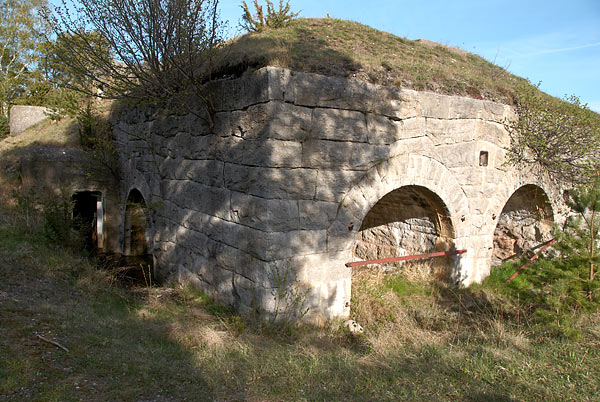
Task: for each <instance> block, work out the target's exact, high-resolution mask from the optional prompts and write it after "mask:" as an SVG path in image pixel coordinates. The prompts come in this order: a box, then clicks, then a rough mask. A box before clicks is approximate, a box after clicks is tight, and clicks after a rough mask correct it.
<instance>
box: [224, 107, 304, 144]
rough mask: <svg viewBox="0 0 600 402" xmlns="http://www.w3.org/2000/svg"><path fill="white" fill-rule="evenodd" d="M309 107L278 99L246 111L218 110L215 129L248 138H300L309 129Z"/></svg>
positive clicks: (294, 139)
mask: <svg viewBox="0 0 600 402" xmlns="http://www.w3.org/2000/svg"><path fill="white" fill-rule="evenodd" d="M311 118H312V110H311V109H308V108H304V107H300V106H295V105H292V104H289V103H283V102H280V101H271V102H268V103H264V104H258V105H254V106H250V107H249V108H248V109H247V110H243V111H233V112H223V113H218V114H217V115H216V117H215V132H216V133H217V134H218V135H221V136H236V137H241V138H248V139H257V138H261V137H265V138H275V139H280V140H289V141H300V140H302V139H304V138H306V137H307V136H308V132H309V131H310V125H311Z"/></svg>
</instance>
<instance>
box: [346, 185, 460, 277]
mask: <svg viewBox="0 0 600 402" xmlns="http://www.w3.org/2000/svg"><path fill="white" fill-rule="evenodd" d="M453 239H454V229H453V227H452V222H451V219H450V213H449V211H448V209H447V208H446V206H445V204H444V202H443V201H442V199H441V198H440V197H439V196H437V195H436V194H435V193H434V192H432V191H431V190H429V189H427V188H425V187H422V186H404V187H400V188H398V189H396V190H394V191H392V192H390V193H388V194H386V195H385V196H384V197H383V198H381V199H380V200H379V201H378V202H377V203H376V204H375V205H374V206H373V208H371V210H370V211H369V212H368V213H367V215H366V216H365V218H364V219H363V222H362V225H361V227H360V230H359V232H358V234H357V236H356V240H355V245H354V256H355V257H356V258H359V259H361V260H375V259H382V258H390V257H400V256H407V255H416V254H427V253H432V252H437V251H446V250H449V249H451V247H452V244H453V242H452V240H453ZM449 258H451V257H441V258H433V259H428V260H420V261H416V262H395V263H389V264H386V265H385V267H386V268H390V267H400V266H402V268H403V271H407V272H411V271H412V273H415V274H418V275H419V276H423V275H425V276H432V275H433V276H435V277H437V278H439V279H447V278H448V276H449V274H450V271H451V262H450V260H449Z"/></svg>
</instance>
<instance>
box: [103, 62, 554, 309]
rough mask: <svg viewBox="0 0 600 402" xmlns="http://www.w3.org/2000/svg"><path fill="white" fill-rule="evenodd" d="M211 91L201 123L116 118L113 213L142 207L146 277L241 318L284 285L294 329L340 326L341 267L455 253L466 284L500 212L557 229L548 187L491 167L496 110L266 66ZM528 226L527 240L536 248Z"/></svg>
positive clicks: (346, 282)
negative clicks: (305, 321)
mask: <svg viewBox="0 0 600 402" xmlns="http://www.w3.org/2000/svg"><path fill="white" fill-rule="evenodd" d="M211 85H212V86H211V91H212V94H213V95H212V97H211V99H212V102H213V105H214V109H215V111H214V113H213V114H212V116H211V118H209V117H208V115H207V114H206V113H205V112H204V111H203V110H202V109H201V108H200V107H199V106H198V109H196V108H195V107H194V105H193V104H191V105H190V108H189V110H187V111H179V112H178V113H171V112H168V111H164V110H163V111H160V110H152V109H151V108H139V109H136V110H130V111H127V112H123V113H121V114H120V115H119V116H117V117H116V119H115V127H116V128H115V133H116V135H117V137H118V141H119V150H120V154H121V169H122V172H123V180H122V182H121V193H122V200H121V201H122V204H123V205H125V204H126V201H127V199H128V197H130V194H131V192H132V191H135V192H136V194H137V192H139V193H140V194H141V196H142V197H143V200H144V204H145V205H146V207H147V211H148V220H147V227H146V228H145V238H146V241H147V243H148V250H149V251H150V252H151V253H152V255H153V256H154V260H155V269H156V271H157V274H160V275H161V276H163V277H165V276H170V275H174V276H176V277H177V278H179V279H181V280H187V281H192V282H193V283H195V284H196V285H197V286H198V287H200V288H202V289H203V290H204V291H206V292H208V293H210V294H211V295H214V296H216V297H217V298H218V299H220V300H222V301H224V302H226V303H230V304H232V305H235V306H236V307H237V308H239V309H240V310H242V311H248V310H254V311H261V312H264V311H271V312H272V311H273V310H276V309H278V308H281V305H277V303H276V301H277V300H276V299H277V298H276V297H275V295H276V294H277V292H276V291H274V288H277V287H280V286H282V285H283V286H285V285H286V284H289V281H285V280H282V277H283V275H282V274H284V273H288V272H290V273H293V274H294V276H295V278H296V279H297V280H298V281H299V282H300V283H301V284H302V289H305V290H306V292H308V293H307V297H306V298H305V300H303V301H304V302H305V303H304V304H305V307H308V308H309V312H308V317H310V318H312V319H320V318H329V317H336V316H346V315H348V313H349V308H350V307H349V306H350V295H351V270H350V269H349V268H347V267H346V266H345V265H344V264H345V263H346V262H349V261H353V260H357V259H364V258H378V257H386V256H392V255H403V254H404V255H406V254H412V253H422V252H429V251H439V250H448V249H467V250H468V251H467V253H466V254H463V255H461V256H459V257H452V258H448V259H447V261H446V262H447V265H448V266H449V267H450V271H451V272H450V274H451V278H452V279H453V280H454V281H455V282H456V283H460V284H462V285H469V284H470V283H472V282H478V281H481V280H482V279H483V278H484V277H485V276H487V275H488V274H489V270H490V261H491V258H492V255H493V254H494V250H493V249H494V244H495V243H494V232H495V230H496V227H497V224H498V222H499V221H500V220H501V219H504V218H505V217H506V216H507V215H506V213H509V212H510V213H511V214H513V215H514V214H518V211H526V212H527V211H530V212H531V211H541V210H543V211H544V213H545V215H544V216H543V217H542V218H543V219H542V218H540V219H538V220H540V222H542V221H543V222H546V223H547V222H552V220H553V219H557V216H558V211H559V206H560V197H559V194H558V191H557V190H556V189H555V187H554V186H553V185H552V184H551V182H550V180H549V179H548V178H547V177H545V176H544V175H541V174H534V173H532V172H528V171H519V170H515V169H513V168H511V167H508V166H506V165H505V163H504V162H505V151H504V148H505V147H506V146H507V145H508V143H509V138H508V135H507V132H506V131H505V129H504V126H503V122H504V120H505V119H507V118H511V117H512V111H511V108H510V107H508V106H505V105H501V104H498V103H493V102H489V101H480V100H474V99H467V98H461V97H454V96H444V95H438V94H433V93H428V92H416V91H412V90H402V89H396V88H388V87H382V86H377V85H371V84H367V83H363V82H359V81H355V80H348V79H343V78H335V77H325V76H320V75H316V74H307V73H297V72H292V71H288V70H285V69H280V68H272V67H268V68H263V69H261V70H258V71H256V72H254V73H251V74H247V75H244V76H242V77H241V78H237V79H232V80H222V81H218V82H215V83H213V84H211ZM211 120H212V122H210V121H211ZM522 188H528V189H535V190H536V191H537V192H538V193H539V197H537V198H535V197H533V198H531V197H529V198H528V197H517V198H513V197H512V196H513V194H515V193H517V192H518V191H519V189H522ZM509 200H512V201H511V203H509ZM539 200H541V201H539ZM534 201H535V202H534ZM536 202H537V203H538V204H535V203H536ZM540 202H541V203H542V205H540V204H539V203H540ZM546 203H547V205H548V206H549V207H548V208H546V207H544V205H546ZM507 204H509V208H508V209H507V210H505V207H506V206H507ZM530 204H531V205H530ZM503 211H504V214H503ZM515 211H516V212H515ZM532 213H533V212H532ZM520 216H521V215H520ZM531 216H534V215H531ZM509 226H510V225H503V226H502V229H501V230H500V231H501V232H502V233H505V232H507V231H510V227H509ZM538 226H539V229H540V230H538V232H539V233H538V232H536V233H534V234H533V239H528V241H533V242H541V241H542V240H544V239H545V237H547V236H548V230H549V225H545V226H544V225H538ZM123 231H126V228H125V227H123ZM528 233H529V232H528ZM122 238H127V235H126V234H122ZM496 244H497V245H498V247H500V246H502V245H506V244H509V247H510V246H511V245H512V246H514V244H516V243H515V242H513V243H510V242H508V243H507V242H506V241H496ZM521 246H523V247H524V244H523V242H520V243H519V247H521ZM507 253H508V251H506V250H505V254H507ZM496 255H504V254H502V253H500V252H496ZM284 279H285V278H284Z"/></svg>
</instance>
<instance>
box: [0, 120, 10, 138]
mask: <svg viewBox="0 0 600 402" xmlns="http://www.w3.org/2000/svg"><path fill="white" fill-rule="evenodd" d="M9 135H10V127H9V125H8V119H7V118H6V116H4V115H0V139H2V138H5V137H8V136H9Z"/></svg>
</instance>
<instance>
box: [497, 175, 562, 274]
mask: <svg viewBox="0 0 600 402" xmlns="http://www.w3.org/2000/svg"><path fill="white" fill-rule="evenodd" d="M553 223H554V220H553V214H552V207H551V205H550V200H549V199H548V196H547V195H546V193H545V192H544V190H542V189H541V188H540V187H538V186H536V185H533V184H528V185H525V186H523V187H521V188H519V189H518V190H517V191H515V192H514V194H513V195H512V196H511V197H510V198H509V199H508V201H507V202H506V205H505V206H504V209H502V212H501V213H500V217H499V218H498V224H497V225H496V229H495V231H494V250H493V253H492V265H499V264H501V263H502V262H503V261H505V260H507V259H510V258H512V257H514V256H519V255H522V254H524V253H528V252H532V251H535V250H536V249H537V248H538V247H539V246H540V244H542V243H543V242H545V241H547V240H549V239H550V238H551V237H552V225H553Z"/></svg>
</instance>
